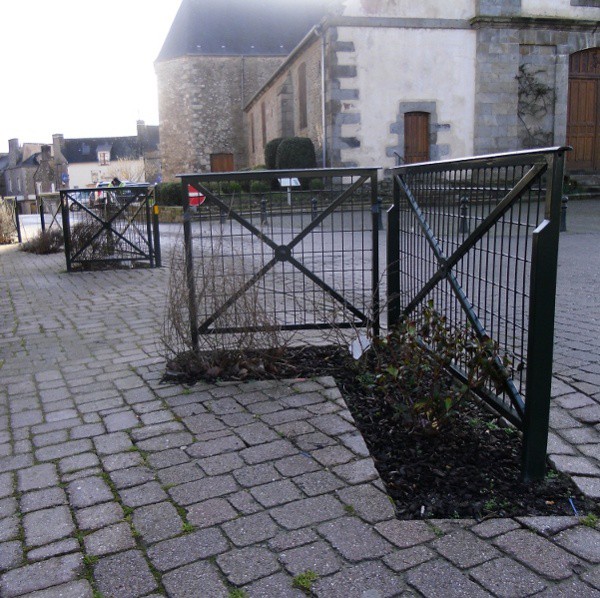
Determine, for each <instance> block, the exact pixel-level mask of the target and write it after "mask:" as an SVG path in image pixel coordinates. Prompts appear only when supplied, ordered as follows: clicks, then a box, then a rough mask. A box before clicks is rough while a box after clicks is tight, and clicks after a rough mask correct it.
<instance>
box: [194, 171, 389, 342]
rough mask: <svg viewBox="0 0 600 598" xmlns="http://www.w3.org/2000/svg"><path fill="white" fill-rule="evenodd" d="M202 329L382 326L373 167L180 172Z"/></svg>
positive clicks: (211, 331)
mask: <svg viewBox="0 0 600 598" xmlns="http://www.w3.org/2000/svg"><path fill="white" fill-rule="evenodd" d="M182 185H183V194H184V227H185V226H187V227H188V235H189V239H188V245H187V247H186V250H187V251H188V255H189V259H190V260H191V261H192V262H193V276H194V285H195V287H196V298H195V302H196V304H197V305H196V312H197V330H198V332H199V334H201V335H203V334H204V335H206V334H215V333H219V334H228V333H231V334H233V333H235V332H240V331H241V330H250V329H256V330H258V329H262V330H265V331H267V330H269V329H274V328H277V329H281V330H288V331H300V330H304V331H308V330H325V329H330V328H332V327H334V328H364V327H368V328H376V327H377V326H378V322H379V320H378V301H377V296H378V295H377V288H376V286H377V285H376V284H374V281H376V280H377V277H378V266H377V264H375V266H374V256H376V254H377V251H378V240H377V234H378V233H377V227H374V225H373V224H374V222H375V221H376V214H374V212H373V206H374V205H375V204H376V201H375V200H376V189H377V174H376V170H375V169H361V170H357V169H342V170H331V169H327V170H313V171H300V172H298V171H285V172H284V171H270V172H269V171H261V172H253V173H227V174H222V175H219V174H210V175H186V176H184V177H182Z"/></svg>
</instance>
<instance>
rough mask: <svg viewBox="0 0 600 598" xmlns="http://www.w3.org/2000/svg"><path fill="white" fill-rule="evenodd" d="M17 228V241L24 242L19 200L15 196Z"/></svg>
mask: <svg viewBox="0 0 600 598" xmlns="http://www.w3.org/2000/svg"><path fill="white" fill-rule="evenodd" d="M15 228H16V229H17V241H18V242H19V243H22V242H23V235H22V234H21V219H20V217H19V200H18V199H17V196H16V195H15Z"/></svg>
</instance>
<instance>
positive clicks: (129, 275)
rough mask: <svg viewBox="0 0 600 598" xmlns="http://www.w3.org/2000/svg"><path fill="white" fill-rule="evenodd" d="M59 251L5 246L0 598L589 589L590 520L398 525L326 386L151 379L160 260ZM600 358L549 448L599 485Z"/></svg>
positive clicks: (595, 548) (595, 544) (157, 366)
mask: <svg viewBox="0 0 600 598" xmlns="http://www.w3.org/2000/svg"><path fill="white" fill-rule="evenodd" d="M63 260H64V258H63V257H62V256H31V255H28V254H24V253H21V252H18V251H16V249H15V248H10V247H9V248H6V247H0V296H2V298H3V301H2V302H0V596H3V597H4V596H7V597H9V596H34V597H35V596H39V597H45V598H54V597H58V596H68V597H78V596H85V597H91V596H93V595H94V596H98V597H99V596H103V597H109V596H114V597H116V598H123V597H128V596H131V597H138V596H139V597H144V596H145V597H148V598H149V597H150V596H211V597H212V596H225V597H227V596H234V595H236V594H235V593H232V592H233V590H235V589H240V590H243V591H244V592H245V594H238V595H240V596H241V595H245V596H249V597H255V596H256V597H275V596H276V597H285V596H294V597H300V596H304V595H305V594H304V593H303V592H302V591H301V590H300V589H299V588H298V587H297V586H298V583H299V581H300V580H302V577H301V576H302V574H306V573H307V572H314V574H315V579H314V581H312V583H311V587H312V591H313V594H314V595H315V596H318V597H325V598H329V597H336V596H340V597H341V596H343V597H348V596H356V597H361V598H375V596H378V597H382V596H414V595H419V596H435V597H438V596H444V597H445V596H498V597H499V596H529V595H534V594H535V595H540V596H586V597H587V596H600V573H599V571H600V569H599V567H600V531H599V530H598V529H597V528H595V527H593V526H592V527H588V526H586V525H584V524H583V523H582V522H581V521H580V519H578V518H577V517H523V518H518V519H493V520H487V521H483V522H476V521H471V520H465V521H456V520H449V521H440V520H435V521H399V520H396V519H395V517H394V512H393V509H392V507H391V503H390V502H389V500H388V498H387V497H386V495H385V493H384V492H383V491H382V488H383V486H382V484H381V480H380V479H379V476H378V474H377V470H376V469H375V467H374V464H373V461H372V459H371V458H370V456H369V454H368V450H367V449H366V446H365V444H364V441H363V440H362V438H361V437H360V434H358V432H357V431H356V429H355V426H354V424H353V421H352V417H351V416H350V414H349V412H348V410H347V408H346V406H345V404H344V402H343V400H342V399H341V396H340V394H339V392H338V391H337V389H336V387H335V384H334V382H333V381H332V380H331V379H329V378H320V379H317V380H309V381H304V380H287V381H277V382H275V381H269V382H252V383H246V384H241V383H240V384H237V383H236V384H232V383H226V384H215V385H208V384H197V385H195V386H193V387H190V388H184V387H182V386H178V385H161V384H159V379H160V377H161V374H162V368H163V360H162V358H161V357H160V355H159V350H158V346H157V342H156V341H157V338H158V337H159V334H160V325H161V318H162V301H163V297H164V288H165V285H166V281H167V276H168V272H167V271H166V270H133V271H116V272H94V273H82V274H73V275H67V274H66V273H65V272H64V262H63ZM4 299H6V300H4ZM558 329H559V331H560V330H561V326H560V325H559V326H558ZM576 336H577V335H574V336H573V337H572V339H573V340H572V343H573V346H574V343H575V342H576V340H577V339H576ZM561 338H562V340H561V342H563V343H565V347H566V346H567V344H568V343H569V342H571V341H569V338H570V337H568V335H566V334H565V335H564V336H563V337H561ZM596 338H600V334H598V335H596ZM578 342H579V341H578ZM580 342H585V341H583V340H581V339H580ZM561 351H562V350H559V356H560V358H559V359H558V363H559V366H560V368H562V367H563V366H562V365H561V364H563V363H566V359H567V357H568V355H567V354H568V353H569V352H572V350H571V349H568V348H565V349H564V351H562V352H561ZM573 351H574V349H573ZM571 357H572V355H571ZM598 361H599V360H598V358H596V361H593V360H591V359H589V360H586V361H585V363H584V366H585V369H582V370H581V372H583V373H584V375H580V374H578V373H576V372H575V371H574V370H573V369H572V366H571V369H569V370H567V368H565V369H560V368H559V371H557V377H556V379H555V383H554V389H553V393H554V395H555V399H554V403H553V411H552V414H553V415H552V422H553V437H552V442H551V450H550V454H551V457H552V459H553V461H554V462H555V463H556V465H557V466H558V467H560V468H561V469H564V470H565V471H567V470H568V471H571V473H572V475H573V477H574V479H575V481H576V483H577V484H578V485H579V487H580V488H585V489H586V492H587V493H588V494H590V495H591V496H597V497H598V496H600V482H599V480H600V474H599V473H598V467H599V459H600V455H599V454H598V451H597V448H598V445H599V444H600V434H598V430H597V429H596V427H595V426H596V424H598V423H599V422H600V414H599V408H600V405H599V403H598V400H599V399H600V397H598V396H597V394H598V393H597V392H596V393H594V392H591V391H590V385H593V384H595V378H594V376H596V375H598V372H600V369H598V368H595V367H594V363H598ZM24 364H25V365H24ZM588 374H589V375H588ZM588 523H589V522H588ZM307 583H308V582H307ZM94 592H95V594H94Z"/></svg>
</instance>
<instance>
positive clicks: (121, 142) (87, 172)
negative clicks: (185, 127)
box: [54, 121, 160, 188]
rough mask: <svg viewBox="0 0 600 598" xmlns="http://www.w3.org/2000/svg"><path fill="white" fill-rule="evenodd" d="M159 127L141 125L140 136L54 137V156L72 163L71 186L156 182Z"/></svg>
mask: <svg viewBox="0 0 600 598" xmlns="http://www.w3.org/2000/svg"><path fill="white" fill-rule="evenodd" d="M158 147H159V131H158V126H148V125H146V124H145V123H144V122H143V121H138V123H137V135H133V136H130V137H94V138H82V139H64V138H63V136H62V135H54V154H55V156H61V157H62V158H64V160H65V161H66V163H67V164H68V172H69V183H68V185H69V187H71V188H80V187H93V186H95V185H96V183H98V182H100V181H106V180H110V179H112V178H113V177H115V176H116V177H118V178H119V179H121V180H129V181H132V182H141V181H144V182H149V183H154V182H156V181H157V180H159V177H160V156H159V150H158Z"/></svg>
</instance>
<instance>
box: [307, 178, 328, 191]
mask: <svg viewBox="0 0 600 598" xmlns="http://www.w3.org/2000/svg"><path fill="white" fill-rule="evenodd" d="M309 187H310V189H311V191H322V190H323V189H325V183H324V181H323V179H310V183H309Z"/></svg>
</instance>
